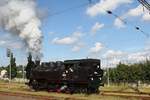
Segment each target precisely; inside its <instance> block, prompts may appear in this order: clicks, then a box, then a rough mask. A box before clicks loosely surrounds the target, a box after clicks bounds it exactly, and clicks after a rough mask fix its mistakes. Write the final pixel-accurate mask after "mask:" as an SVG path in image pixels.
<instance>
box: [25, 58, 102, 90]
mask: <svg viewBox="0 0 150 100" xmlns="http://www.w3.org/2000/svg"><path fill="white" fill-rule="evenodd" d="M28 62H30V63H28V65H27V67H26V71H27V72H26V76H27V78H28V80H29V82H28V85H29V86H30V87H31V88H32V89H34V90H36V91H37V90H48V91H53V92H69V93H97V92H99V86H101V85H102V76H103V70H102V69H101V67H100V60H99V59H79V60H65V61H63V62H62V61H56V62H43V63H41V64H40V62H39V61H36V62H33V61H32V58H31V56H30V57H28Z"/></svg>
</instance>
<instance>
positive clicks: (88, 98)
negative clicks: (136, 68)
mask: <svg viewBox="0 0 150 100" xmlns="http://www.w3.org/2000/svg"><path fill="white" fill-rule="evenodd" d="M8 85H9V84H8V82H3V81H0V91H3V92H13V93H23V94H31V95H38V96H39V95H40V96H50V97H56V98H58V99H60V100H63V99H65V98H74V99H77V100H78V99H83V100H138V99H135V98H132V99H131V98H130V99H128V98H121V97H117V96H115V97H114V96H102V95H100V94H92V95H86V94H73V95H70V94H63V93H52V92H51V93H49V92H44V91H41V92H33V91H31V89H30V88H29V87H28V86H26V85H25V84H23V83H14V82H12V83H11V85H10V86H8ZM100 89H101V90H104V91H120V90H122V91H133V90H132V89H130V88H128V86H127V85H125V86H124V85H119V86H117V85H111V86H110V87H107V86H105V87H101V88H100ZM141 90H143V91H144V92H149V93H150V88H142V89H141ZM133 92H134V91H133Z"/></svg>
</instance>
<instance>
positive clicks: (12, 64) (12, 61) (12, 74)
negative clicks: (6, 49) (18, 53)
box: [6, 53, 17, 79]
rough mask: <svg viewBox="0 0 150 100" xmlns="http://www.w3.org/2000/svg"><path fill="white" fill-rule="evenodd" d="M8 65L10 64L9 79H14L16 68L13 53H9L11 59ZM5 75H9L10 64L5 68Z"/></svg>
mask: <svg viewBox="0 0 150 100" xmlns="http://www.w3.org/2000/svg"><path fill="white" fill-rule="evenodd" d="M10 63H11V79H13V78H15V77H16V75H17V67H16V59H15V57H13V53H11V58H10ZM6 70H7V72H8V73H7V74H8V76H9V74H10V64H9V65H8V66H7V68H6Z"/></svg>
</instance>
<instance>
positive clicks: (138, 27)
mask: <svg viewBox="0 0 150 100" xmlns="http://www.w3.org/2000/svg"><path fill="white" fill-rule="evenodd" d="M139 1H140V0H139ZM144 1H145V0H144ZM94 3H95V2H94V1H93V0H88V2H86V3H83V4H80V5H77V6H74V7H70V8H66V9H64V10H61V11H58V12H54V13H52V14H50V15H49V16H51V17H52V16H56V15H60V14H63V13H66V12H69V11H72V10H74V9H79V8H82V7H85V6H88V5H89V6H91V5H92V4H94ZM101 9H103V8H101ZM103 10H104V11H105V12H106V13H108V14H110V15H113V16H114V17H116V18H117V19H119V20H120V21H121V22H123V23H124V24H130V23H129V22H127V21H126V20H124V19H122V18H120V17H119V15H117V14H115V13H114V12H112V11H111V10H106V9H103ZM132 26H133V28H134V29H136V30H137V31H139V32H141V33H142V34H143V35H145V36H146V37H149V36H150V34H148V33H146V32H145V31H143V30H142V28H140V26H137V25H135V26H134V25H132Z"/></svg>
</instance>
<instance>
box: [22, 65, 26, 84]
mask: <svg viewBox="0 0 150 100" xmlns="http://www.w3.org/2000/svg"><path fill="white" fill-rule="evenodd" d="M22 78H23V82H25V78H24V66H22Z"/></svg>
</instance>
